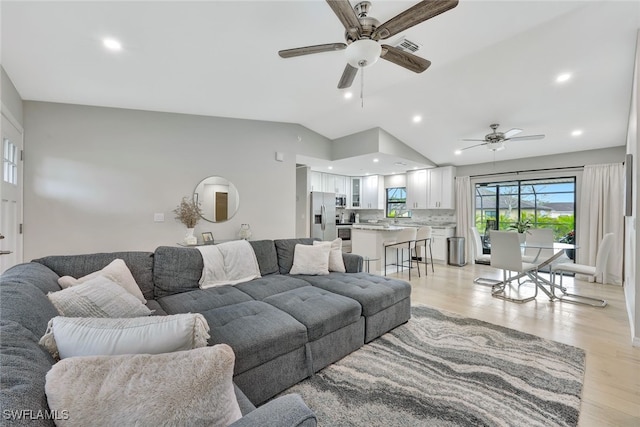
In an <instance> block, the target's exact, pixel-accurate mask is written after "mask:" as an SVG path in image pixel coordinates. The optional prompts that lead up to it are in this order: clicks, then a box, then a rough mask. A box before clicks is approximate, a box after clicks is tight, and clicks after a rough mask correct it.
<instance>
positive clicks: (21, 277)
mask: <svg viewBox="0 0 640 427" xmlns="http://www.w3.org/2000/svg"><path fill="white" fill-rule="evenodd" d="M58 278H59V276H58V275H57V274H56V273H55V272H54V271H53V270H51V269H50V268H49V267H47V266H45V265H43V264H39V263H37V262H27V263H24V264H18V265H15V266H13V267H11V268H10V269H8V270H7V271H5V272H4V273H2V282H1V283H2V284H3V285H5V284H8V283H14V284H25V283H26V284H29V285H33V286H35V287H36V288H38V289H40V291H42V293H43V294H48V293H49V292H56V291H59V290H60V289H62V288H61V287H60V285H59V284H58Z"/></svg>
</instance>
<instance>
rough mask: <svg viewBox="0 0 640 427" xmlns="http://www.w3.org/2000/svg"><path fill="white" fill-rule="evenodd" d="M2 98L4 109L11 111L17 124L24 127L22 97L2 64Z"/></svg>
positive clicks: (0, 75)
mask: <svg viewBox="0 0 640 427" xmlns="http://www.w3.org/2000/svg"><path fill="white" fill-rule="evenodd" d="M0 100H1V101H2V111H3V112H4V113H9V115H10V117H11V118H13V119H14V120H15V121H16V122H17V124H19V125H20V126H21V127H24V124H23V117H22V98H20V95H19V94H18V91H17V90H16V87H15V86H14V85H13V82H12V81H11V79H10V78H9V76H8V75H7V73H6V72H5V71H4V68H2V66H0ZM5 115H6V114H5Z"/></svg>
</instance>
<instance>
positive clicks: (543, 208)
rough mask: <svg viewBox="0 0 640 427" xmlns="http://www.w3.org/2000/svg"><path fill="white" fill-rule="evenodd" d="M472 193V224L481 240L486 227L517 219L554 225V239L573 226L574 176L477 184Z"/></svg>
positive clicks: (509, 223) (564, 236)
mask: <svg viewBox="0 0 640 427" xmlns="http://www.w3.org/2000/svg"><path fill="white" fill-rule="evenodd" d="M475 194H476V195H475V225H476V228H477V229H478V231H479V232H480V235H481V236H483V240H486V239H485V237H484V236H485V235H487V234H488V232H487V230H488V229H495V230H507V229H510V228H513V227H514V226H515V225H516V222H517V221H527V222H529V223H530V224H531V227H532V228H551V229H553V231H554V237H555V240H556V241H562V240H567V239H569V238H570V237H569V236H572V234H573V231H574V229H575V205H576V180H575V177H570V178H553V179H535V180H517V181H506V182H491V183H483V184H476V188H475ZM485 248H486V249H487V251H486V252H487V253H488V245H485Z"/></svg>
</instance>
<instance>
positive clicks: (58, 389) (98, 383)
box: [45, 345, 242, 427]
mask: <svg viewBox="0 0 640 427" xmlns="http://www.w3.org/2000/svg"><path fill="white" fill-rule="evenodd" d="M233 361H234V355H233V351H232V350H231V348H229V346H227V345H218V346H214V347H203V348H197V349H194V350H188V351H178V352H174V353H164V354H134V355H121V356H87V357H71V358H68V359H64V360H61V361H60V362H58V363H56V364H55V365H54V366H53V368H52V369H51V371H49V373H48V374H47V376H46V386H45V387H46V388H45V389H46V393H47V399H48V401H49V406H50V407H51V409H52V410H54V411H59V412H62V411H63V410H64V411H68V414H69V419H68V421H66V422H65V423H64V425H65V426H79V427H80V426H88V425H96V424H100V425H112V426H123V425H140V426H159V425H165V426H180V425H184V426H227V425H229V424H231V423H233V422H234V421H236V420H238V419H240V418H241V417H242V414H241V412H240V408H239V407H238V402H237V400H236V395H235V391H234V388H233V382H232V375H233Z"/></svg>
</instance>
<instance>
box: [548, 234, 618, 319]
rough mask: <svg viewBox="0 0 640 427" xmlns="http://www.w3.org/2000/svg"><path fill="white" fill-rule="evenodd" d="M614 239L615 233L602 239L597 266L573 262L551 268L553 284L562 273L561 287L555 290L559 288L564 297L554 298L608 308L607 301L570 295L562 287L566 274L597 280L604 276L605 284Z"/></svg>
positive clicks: (562, 263)
mask: <svg viewBox="0 0 640 427" xmlns="http://www.w3.org/2000/svg"><path fill="white" fill-rule="evenodd" d="M614 237H615V235H614V234H613V233H607V234H605V235H604V237H603V238H602V241H601V242H600V246H599V247H598V252H597V253H596V264H595V265H587V264H574V263H572V262H561V263H559V264H556V265H552V266H551V281H552V282H553V283H555V282H556V280H555V278H556V274H558V273H560V285H559V286H554V287H553V289H554V290H555V288H558V289H560V291H561V292H562V295H560V296H556V295H555V294H554V296H555V297H556V298H557V299H559V300H560V301H567V302H571V303H574V304H585V305H590V306H592V307H600V308H602V307H606V306H607V301H606V300H603V299H600V298H594V297H587V296H584V295H578V294H570V293H568V292H567V291H566V290H565V288H564V287H563V286H562V278H563V276H564V273H565V272H568V273H574V274H584V275H586V276H590V277H591V278H593V279H597V278H598V277H599V276H600V275H603V280H602V281H603V283H604V273H605V270H606V267H607V260H608V259H609V253H610V252H611V249H612V248H613V243H614ZM583 300H584V301H583ZM588 301H594V302H595V303H591V302H588Z"/></svg>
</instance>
